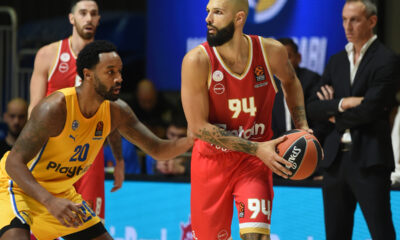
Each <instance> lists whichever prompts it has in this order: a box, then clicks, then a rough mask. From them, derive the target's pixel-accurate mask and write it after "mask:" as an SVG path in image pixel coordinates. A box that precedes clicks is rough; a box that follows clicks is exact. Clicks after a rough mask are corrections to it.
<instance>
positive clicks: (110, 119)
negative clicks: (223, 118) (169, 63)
mask: <svg viewBox="0 0 400 240" xmlns="http://www.w3.org/2000/svg"><path fill="white" fill-rule="evenodd" d="M121 70H122V61H121V59H120V57H119V55H118V54H117V52H116V49H115V46H114V45H112V44H111V43H109V42H106V41H94V42H92V43H90V44H88V45H87V46H86V47H85V48H84V49H83V50H82V51H81V52H80V53H79V56H78V59H77V72H78V74H79V76H80V77H81V78H82V79H83V82H82V85H81V86H79V87H75V88H68V89H64V90H60V91H56V92H54V93H53V94H51V95H50V96H48V97H46V98H45V99H43V100H42V101H41V102H40V103H39V104H38V105H37V106H36V107H35V108H34V109H33V111H32V115H31V118H30V120H29V121H28V123H27V124H26V126H25V128H24V129H23V131H22V132H21V134H20V136H19V138H18V139H17V141H16V143H15V145H14V147H13V149H12V150H11V152H9V153H6V154H5V155H4V157H3V159H2V160H1V162H0V164H1V165H0V209H1V211H0V240H5V239H7V240H8V239H23V240H28V239H29V230H32V232H33V233H34V234H35V236H36V237H37V238H38V239H39V240H41V239H45V240H48V239H54V238H57V237H60V236H62V237H63V238H64V239H66V240H69V239H74V240H75V239H76V240H78V239H79V240H82V239H85V240H86V239H96V240H103V239H112V238H111V236H110V235H109V234H108V233H107V231H106V229H105V228H104V226H103V225H102V223H101V222H100V219H99V218H98V217H97V216H96V215H95V214H94V213H93V211H92V210H91V209H90V208H89V207H88V206H87V204H86V203H85V202H84V201H83V200H82V198H81V197H80V195H79V194H77V193H76V192H75V189H74V188H73V186H72V184H73V183H74V182H76V181H77V180H78V179H79V178H80V177H81V176H82V175H83V174H84V172H85V171H86V170H87V169H88V168H89V167H90V165H91V163H92V162H93V160H94V158H95V156H96V154H97V151H98V149H99V148H100V147H101V145H102V144H103V142H104V139H105V138H106V137H107V135H108V134H109V133H110V132H112V131H115V130H117V131H119V132H120V133H121V135H122V136H124V137H125V138H126V139H128V140H129V141H130V142H132V143H134V144H136V145H137V146H138V147H140V148H141V149H143V150H144V151H145V152H147V153H148V154H150V155H152V156H153V157H155V158H156V159H159V160H164V159H165V160H166V159H171V158H173V157H175V156H177V155H179V154H182V153H183V152H185V151H187V150H188V149H189V148H190V147H191V145H192V143H193V140H192V139H191V138H180V139H177V140H176V141H171V140H162V139H160V138H158V137H157V136H155V135H154V134H153V133H152V132H151V131H150V130H148V129H147V128H146V127H145V126H144V125H143V124H142V123H141V122H140V121H139V120H138V119H137V118H136V116H135V114H134V113H133V111H132V110H131V109H130V108H129V106H127V105H126V104H124V103H122V102H121V101H118V100H117V99H118V96H119V92H120V89H121V83H122V77H121ZM110 100H111V101H110Z"/></svg>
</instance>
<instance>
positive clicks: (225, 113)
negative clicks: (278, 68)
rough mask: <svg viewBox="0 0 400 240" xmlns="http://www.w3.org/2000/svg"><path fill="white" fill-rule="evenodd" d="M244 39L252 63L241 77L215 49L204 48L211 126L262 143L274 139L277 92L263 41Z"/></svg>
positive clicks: (251, 37) (249, 62) (252, 38)
mask: <svg viewBox="0 0 400 240" xmlns="http://www.w3.org/2000/svg"><path fill="white" fill-rule="evenodd" d="M245 36H246V38H247V39H248V41H249V59H248V63H247V66H246V68H245V70H244V72H243V73H242V74H241V75H239V74H236V73H234V72H233V71H232V70H230V69H229V67H228V66H227V65H226V64H225V63H224V62H223V59H222V57H221V56H220V55H219V53H218V51H217V49H216V48H215V47H210V46H209V45H208V43H207V42H205V43H203V44H202V45H201V47H202V49H203V50H205V51H206V53H207V55H208V57H209V62H210V73H209V78H208V93H209V122H210V123H212V124H214V125H217V126H219V127H221V128H224V129H226V130H227V131H229V132H231V133H232V134H234V135H236V136H239V137H241V138H244V139H248V140H251V141H257V142H262V141H267V140H269V139H271V137H272V135H273V132H272V129H271V115H272V107H273V104H274V99H275V94H276V92H277V88H276V85H275V82H274V79H273V76H272V73H271V70H270V67H269V64H268V59H267V55H266V51H265V49H264V47H263V45H262V39H261V37H259V36H248V35H245ZM218 148H219V147H217V149H218ZM222 150H224V149H222ZM224 151H227V150H224Z"/></svg>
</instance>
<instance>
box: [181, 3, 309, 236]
mask: <svg viewBox="0 0 400 240" xmlns="http://www.w3.org/2000/svg"><path fill="white" fill-rule="evenodd" d="M248 9H249V6H248V1H247V0H210V1H209V3H208V5H207V12H208V15H207V18H206V22H207V28H208V31H207V42H206V43H203V44H202V45H200V46H198V47H196V48H194V49H193V50H191V51H190V52H189V53H187V55H186V56H185V58H184V60H183V63H182V92H181V93H182V101H183V107H184V110H185V114H186V117H187V120H188V124H189V129H190V130H191V131H192V132H193V133H194V134H195V135H196V137H197V140H196V142H195V145H194V148H193V153H192V167H191V169H192V173H191V174H192V175H191V179H192V193H191V214H192V216H191V217H192V227H193V236H194V237H193V238H194V239H200V240H203V239H207V240H208V239H210V240H211V239H218V240H226V239H231V233H230V232H231V231H230V229H231V219H232V214H233V207H232V203H233V201H235V204H236V207H237V209H238V214H239V228H240V235H241V237H242V239H262V240H265V239H270V223H271V210H272V198H273V190H272V172H274V173H276V174H278V175H280V176H282V177H284V178H287V175H289V174H290V171H289V170H288V169H286V168H285V167H284V166H283V165H286V166H288V167H291V166H292V165H291V164H290V163H289V162H288V161H286V160H284V159H283V158H281V157H280V156H279V155H278V154H277V153H276V152H275V149H276V145H277V144H279V143H281V142H282V141H284V140H285V137H280V138H278V139H274V140H271V137H272V130H271V111H272V106H273V102H274V97H275V93H276V91H277V89H276V86H275V82H274V80H273V77H272V76H273V75H276V76H277V77H278V78H279V79H280V80H281V82H282V89H283V91H284V94H285V97H286V101H287V104H288V106H289V109H290V112H291V115H292V119H293V120H294V123H295V126H296V128H299V129H305V130H308V131H309V132H312V131H311V130H309V127H308V123H307V120H306V115H305V108H304V97H303V91H302V87H301V84H300V81H299V80H298V78H297V77H296V74H295V71H294V69H293V67H292V66H291V64H290V62H289V61H288V53H287V51H286V49H285V47H284V46H283V45H282V44H280V43H279V42H277V41H275V40H273V39H267V38H262V37H259V36H250V35H245V34H243V27H244V24H245V22H246V17H247V14H248ZM283 121H284V119H283Z"/></svg>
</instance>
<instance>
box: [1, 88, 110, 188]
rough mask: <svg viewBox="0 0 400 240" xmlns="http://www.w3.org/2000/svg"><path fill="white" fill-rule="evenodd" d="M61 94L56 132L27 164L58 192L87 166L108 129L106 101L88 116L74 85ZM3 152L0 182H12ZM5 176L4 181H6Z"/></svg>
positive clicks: (71, 183) (102, 141) (43, 181)
mask: <svg viewBox="0 0 400 240" xmlns="http://www.w3.org/2000/svg"><path fill="white" fill-rule="evenodd" d="M59 91H60V92H62V93H63V94H64V95H65V102H66V107H67V117H66V121H65V125H64V129H63V130H62V132H61V133H60V135H58V136H56V137H51V138H49V140H48V141H47V143H46V144H45V145H44V146H43V147H42V149H41V150H40V152H39V153H38V154H37V156H36V157H35V158H34V159H32V160H31V161H29V163H28V164H27V166H28V168H29V170H30V171H31V172H32V174H33V176H34V177H35V179H36V180H37V181H38V182H39V183H40V184H41V185H42V186H43V187H44V188H46V189H47V190H48V191H49V192H51V193H55V194H57V193H62V192H64V191H66V190H68V189H69V188H71V187H72V185H73V184H74V183H75V182H76V181H78V180H79V178H80V177H82V175H83V174H84V173H85V172H86V171H87V170H88V169H89V167H90V166H91V164H92V163H93V161H94V159H95V158H96V155H97V153H98V152H99V150H100V148H101V147H102V146H103V143H104V140H105V139H106V137H107V136H108V134H109V133H110V128H111V117H110V102H109V101H104V102H103V103H102V104H101V105H100V107H99V109H98V110H97V112H96V114H95V115H94V116H93V117H91V118H86V117H84V116H83V115H82V113H81V111H80V108H79V104H78V98H77V95H76V90H75V88H74V87H73V88H65V89H62V90H59ZM7 156H8V153H6V154H5V155H4V157H3V159H2V160H1V162H0V183H1V184H0V185H2V186H3V185H4V184H7V185H10V184H11V186H13V188H18V186H17V185H16V184H15V183H12V182H11V181H7V179H8V180H10V178H9V176H8V175H7V173H6V171H5V162H6V159H7ZM4 180H6V181H7V182H8V183H6V182H5V181H4Z"/></svg>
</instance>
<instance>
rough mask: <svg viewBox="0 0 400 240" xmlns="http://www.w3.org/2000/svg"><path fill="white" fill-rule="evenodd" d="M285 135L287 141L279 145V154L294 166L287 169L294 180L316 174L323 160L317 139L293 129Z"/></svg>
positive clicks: (303, 131)
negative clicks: (319, 163)
mask: <svg viewBox="0 0 400 240" xmlns="http://www.w3.org/2000/svg"><path fill="white" fill-rule="evenodd" d="M283 135H286V136H287V139H286V140H285V141H284V142H282V143H280V144H278V145H277V149H276V151H277V153H278V154H279V156H281V157H283V158H284V159H286V160H287V161H289V162H291V163H292V164H293V166H292V167H287V166H285V167H286V168H288V169H289V170H290V171H291V172H292V175H290V176H288V177H289V179H292V180H302V179H305V178H308V177H309V176H311V174H313V173H314V171H315V169H316V167H317V165H318V162H319V161H321V160H322V159H323V150H322V147H321V145H320V143H319V142H318V140H317V138H316V137H315V136H314V135H312V134H310V133H308V132H307V131H305V130H301V129H293V130H290V131H288V132H285V133H284V134H283Z"/></svg>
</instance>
